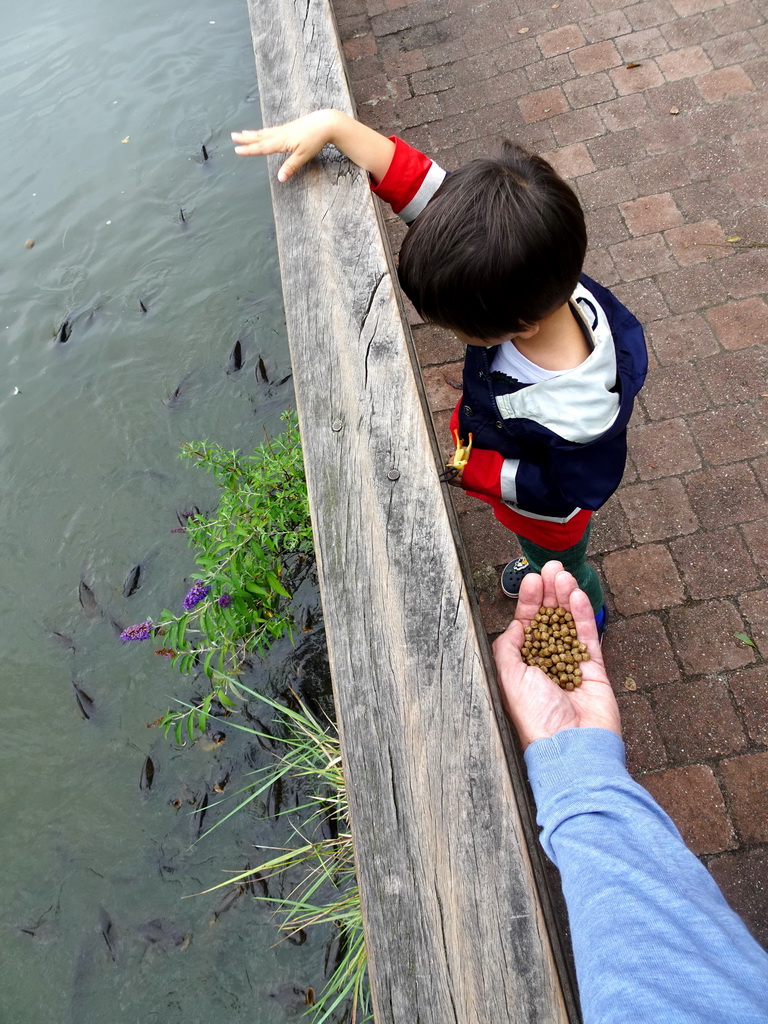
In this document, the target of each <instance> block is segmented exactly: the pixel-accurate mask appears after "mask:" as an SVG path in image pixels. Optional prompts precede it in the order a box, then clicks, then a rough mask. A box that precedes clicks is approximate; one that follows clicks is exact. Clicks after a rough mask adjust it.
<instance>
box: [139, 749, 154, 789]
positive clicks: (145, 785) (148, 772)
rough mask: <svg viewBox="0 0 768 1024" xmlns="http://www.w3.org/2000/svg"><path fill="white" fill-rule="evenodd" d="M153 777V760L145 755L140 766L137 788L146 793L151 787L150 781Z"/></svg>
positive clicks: (151, 781)
mask: <svg viewBox="0 0 768 1024" xmlns="http://www.w3.org/2000/svg"><path fill="white" fill-rule="evenodd" d="M154 778H155V762H154V761H153V760H152V758H151V757H147V758H146V760H145V761H144V764H143V765H142V768H141V778H140V779H139V789H140V790H141V792H142V793H145V794H146V793H148V792H149V791H150V789H152V783H153V781H154Z"/></svg>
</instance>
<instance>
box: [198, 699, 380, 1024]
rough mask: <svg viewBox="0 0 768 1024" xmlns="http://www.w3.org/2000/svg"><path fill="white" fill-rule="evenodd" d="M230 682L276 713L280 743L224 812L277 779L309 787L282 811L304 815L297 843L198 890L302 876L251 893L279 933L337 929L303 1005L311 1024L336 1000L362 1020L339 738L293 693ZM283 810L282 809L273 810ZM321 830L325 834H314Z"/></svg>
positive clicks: (364, 995)
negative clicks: (275, 696)
mask: <svg viewBox="0 0 768 1024" xmlns="http://www.w3.org/2000/svg"><path fill="white" fill-rule="evenodd" d="M233 682H234V681H233ZM235 685H236V686H237V689H238V690H241V691H243V692H244V693H246V694H248V695H249V696H250V697H252V698H254V699H255V700H259V701H261V702H263V703H264V704H267V705H268V706H269V707H271V708H272V709H273V710H274V711H275V712H276V713H277V718H276V724H277V732H278V734H279V740H280V745H281V748H282V749H281V751H280V752H279V753H275V755H274V756H275V760H274V763H273V764H270V765H267V766H266V767H264V768H261V769H259V770H258V771H256V772H254V773H253V774H254V775H255V776H256V781H255V782H253V783H252V784H251V785H250V786H249V787H247V790H241V791H240V793H243V792H246V791H247V792H248V795H247V797H246V798H245V799H244V800H242V801H241V802H240V803H239V804H238V805H237V806H236V807H234V808H233V809H232V810H231V811H230V812H229V814H228V815H227V816H226V817H230V816H231V815H232V814H234V813H236V812H237V811H239V810H241V809H242V808H243V807H245V806H246V805H247V804H248V803H250V802H251V801H252V800H253V799H255V798H256V797H257V796H258V795H260V794H261V793H263V792H264V791H265V790H267V789H268V788H269V787H271V786H272V785H274V783H275V782H276V781H277V780H278V779H283V778H285V777H288V778H292V779H293V780H294V782H295V783H296V784H297V785H298V786H299V787H302V788H304V787H306V785H307V784H309V790H310V791H309V794H308V796H307V798H306V800H305V802H304V803H303V804H301V805H300V806H299V807H298V808H295V809H292V810H291V811H290V813H291V814H295V813H297V812H298V813H300V814H301V813H302V812H303V813H305V815H306V816H305V817H304V818H303V820H302V821H301V823H300V824H299V825H294V826H293V827H294V829H295V832H296V835H297V836H298V838H299V840H300V844H299V845H298V846H296V847H294V848H291V849H286V850H282V851H281V852H280V853H279V854H278V855H277V856H275V857H272V858H270V859H269V860H266V861H264V862H263V863H262V864H259V865H258V866H257V867H254V868H249V869H248V870H247V871H243V872H240V873H239V874H236V875H235V876H234V877H233V878H230V879H228V880H227V881H226V882H222V883H220V884H219V885H216V886H212V887H211V888H210V889H206V890H205V892H213V891H215V890H216V889H221V888H225V887H227V886H232V885H240V884H242V883H248V881H249V880H253V879H254V877H257V876H258V877H259V878H260V879H267V878H271V877H274V876H277V875H281V874H284V873H288V872H291V873H293V872H294V871H296V870H301V871H302V873H303V877H302V880H301V881H300V882H299V883H298V885H296V886H295V887H294V888H293V890H292V892H291V894H290V896H289V897H287V898H286V897H283V898H277V899H276V898H270V897H267V896H257V897H256V898H257V899H259V900H262V901H264V902H268V903H272V904H274V906H275V914H276V915H277V916H278V917H279V918H280V919H281V920H280V928H281V930H282V931H283V932H285V934H286V936H288V935H293V934H295V933H296V932H299V931H301V930H302V929H304V928H307V927H309V926H311V925H316V924H329V923H330V924H333V925H334V926H335V927H336V928H338V930H339V949H340V956H339V959H338V962H337V964H336V967H335V969H334V971H333V973H332V975H331V977H330V979H329V980H328V982H327V984H326V986H325V988H324V989H323V990H322V992H321V993H320V994H319V995H318V996H317V998H316V1000H315V1003H314V1006H312V1007H311V1008H310V1009H309V1010H308V1011H307V1012H308V1013H311V1014H312V1020H313V1024H323V1022H325V1021H327V1020H329V1018H330V1017H331V1015H332V1014H333V1013H334V1012H335V1011H336V1010H337V1009H338V1008H339V1007H340V1006H342V1005H343V1004H344V1003H346V1002H347V1001H351V1018H350V1019H351V1021H352V1022H353V1024H356V1022H357V1024H363V1022H364V1021H366V1020H372V1015H371V1005H370V993H369V989H368V980H367V955H366V949H365V938H364V935H363V921H362V911H361V907H360V892H359V889H358V885H357V876H356V873H355V861H354V848H353V845H352V835H351V832H350V830H349V804H348V801H347V789H346V783H345V780H344V772H343V767H342V760H341V745H340V743H339V738H338V736H337V734H336V731H335V728H334V727H333V724H332V723H330V722H327V723H325V724H323V723H322V722H320V721H319V720H318V719H317V717H316V716H314V715H313V714H312V713H311V711H310V710H309V709H308V708H307V706H306V704H304V702H303V701H302V700H301V699H300V698H299V697H298V696H297V695H295V694H294V699H295V704H296V706H295V707H286V706H284V705H282V704H278V703H277V702H275V701H272V700H270V699H269V698H267V697H265V696H263V695H262V694H259V693H257V692H256V691H254V690H250V689H249V688H248V687H246V686H243V685H242V683H239V682H238V683H236V684H235ZM229 724H230V726H232V727H234V728H236V729H240V730H242V731H243V732H247V733H250V734H251V735H253V736H257V737H259V738H260V739H263V740H266V741H268V742H270V743H272V742H274V739H275V736H274V735H273V734H268V733H265V732H262V731H260V730H258V729H253V728H250V727H249V726H246V725H243V724H240V723H238V722H235V721H230V723H229ZM235 795H239V794H235ZM220 802H221V801H220ZM211 806H214V805H211ZM285 813H288V812H285V811H283V812H281V814H285ZM226 817H225V818H222V819H221V821H219V822H217V825H219V824H221V822H222V821H224V820H226ZM217 825H214V826H213V828H216V827H217ZM213 828H211V829H209V832H211V831H213ZM323 829H324V830H325V831H326V832H327V833H328V834H327V835H322V834H321V833H322V831H323ZM206 834H207V833H206ZM359 1014H362V1016H359Z"/></svg>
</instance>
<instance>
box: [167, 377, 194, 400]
mask: <svg viewBox="0 0 768 1024" xmlns="http://www.w3.org/2000/svg"><path fill="white" fill-rule="evenodd" d="M193 376H194V375H193V374H192V373H185V374H184V376H183V377H182V378H181V380H180V381H179V383H178V384H177V385H176V387H175V388H174V389H173V391H171V393H170V394H169V395H168V397H167V398H166V400H165V404H166V405H167V406H169V407H172V406H174V405H178V403H179V401H180V399H181V398H182V397H183V396H184V394H185V392H186V387H187V384H189V382H190V380H192V377H193Z"/></svg>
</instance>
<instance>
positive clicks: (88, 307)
mask: <svg viewBox="0 0 768 1024" xmlns="http://www.w3.org/2000/svg"><path fill="white" fill-rule="evenodd" d="M104 302H105V300H104V299H101V298H97V299H95V300H94V301H93V302H90V303H88V302H86V303H83V304H82V305H81V306H77V307H76V308H75V309H73V310H71V311H70V312H69V313H68V314H67V316H65V317H64V320H63V321H62V322H61V324H60V325H59V329H58V330H57V331H56V344H57V345H65V344H66V343H67V342H68V341H69V339H70V338H71V337H72V329H73V327H74V326H75V324H78V326H79V325H81V324H83V325H84V326H85V327H88V326H89V325H90V324H91V323H92V322H93V320H94V319H95V317H96V313H97V312H98V310H99V309H100V307H101V306H103V305H104Z"/></svg>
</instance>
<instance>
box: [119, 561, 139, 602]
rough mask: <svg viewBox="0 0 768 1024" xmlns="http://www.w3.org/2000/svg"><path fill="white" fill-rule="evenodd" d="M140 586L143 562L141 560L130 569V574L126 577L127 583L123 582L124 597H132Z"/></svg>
mask: <svg viewBox="0 0 768 1024" xmlns="http://www.w3.org/2000/svg"><path fill="white" fill-rule="evenodd" d="M140 586H141V563H140V562H139V563H138V564H137V565H134V567H133V568H132V569H131V570H130V571H129V573H128V575H127V576H126V577H125V583H123V597H130V596H131V594H135V593H136V591H137V590H138V589H139V587H140Z"/></svg>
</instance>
